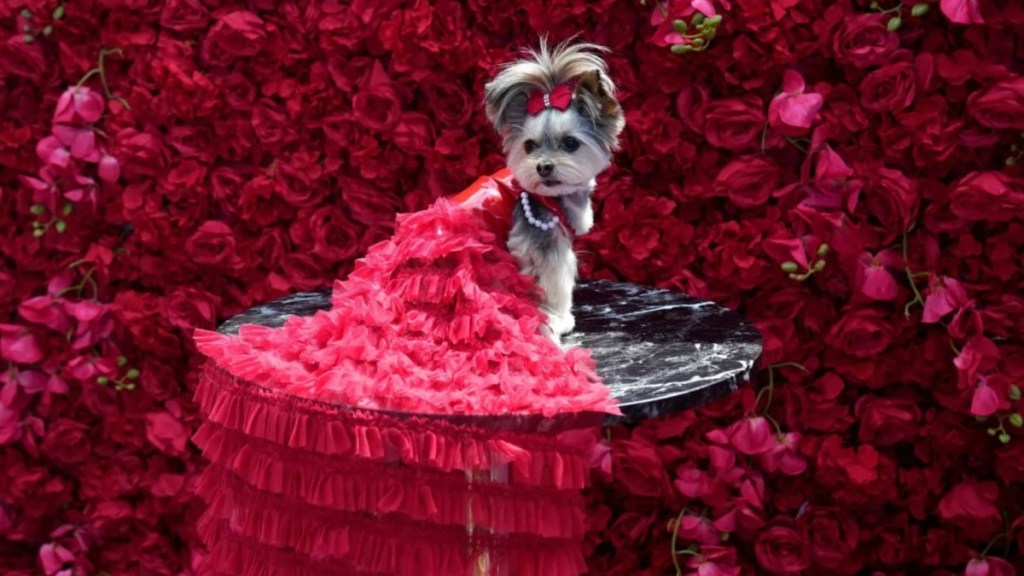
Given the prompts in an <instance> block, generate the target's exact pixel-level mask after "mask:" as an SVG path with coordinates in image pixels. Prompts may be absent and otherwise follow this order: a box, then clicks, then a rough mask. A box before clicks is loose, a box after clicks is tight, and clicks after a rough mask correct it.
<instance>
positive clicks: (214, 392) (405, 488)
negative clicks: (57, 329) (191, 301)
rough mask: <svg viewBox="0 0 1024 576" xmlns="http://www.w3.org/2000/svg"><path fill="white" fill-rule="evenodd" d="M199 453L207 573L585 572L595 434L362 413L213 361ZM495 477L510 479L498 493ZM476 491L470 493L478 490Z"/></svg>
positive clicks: (206, 374) (566, 575)
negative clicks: (482, 563) (483, 564)
mask: <svg viewBox="0 0 1024 576" xmlns="http://www.w3.org/2000/svg"><path fill="white" fill-rule="evenodd" d="M195 398H196V402H197V404H198V406H199V409H200V413H201V414H202V415H203V417H204V423H203V425H202V426H201V427H200V429H199V431H198V432H197V433H196V434H195V436H194V438H193V441H194V442H195V443H196V444H197V445H198V446H199V447H200V449H201V450H202V453H203V455H204V457H206V458H207V459H208V460H209V461H210V465H209V466H208V467H207V468H206V470H205V471H204V473H203V474H202V476H201V477H200V479H199V482H198V484H197V494H198V495H199V496H200V497H202V498H203V499H204V500H205V501H206V503H207V509H206V511H205V512H204V514H203V516H202V518H201V519H200V522H199V525H198V529H199V533H200V536H201V537H202V538H203V541H204V542H205V544H206V546H207V548H208V550H209V554H208V556H207V557H206V558H205V560H204V564H203V566H204V573H206V574H231V575H232V576H269V575H270V574H274V575H277V576H304V575H307V574H309V575H312V574H352V575H384V574H389V575H403V576H404V575H408V576H412V575H417V576H448V575H452V574H468V573H469V572H468V570H469V569H470V568H471V567H472V563H473V562H475V561H477V559H478V558H480V557H481V555H484V554H486V555H487V556H488V557H489V559H490V562H492V564H500V565H501V566H502V570H506V571H508V572H503V573H509V574H522V575H524V576H531V575H532V576H577V575H579V574H580V573H582V572H583V571H585V568H586V567H585V563H584V560H583V557H582V554H581V552H580V541H581V539H582V536H583V533H584V529H585V502H584V499H583V498H582V495H581V493H580V489H581V488H583V487H585V486H586V485H587V484H588V476H587V472H588V468H589V461H590V459H591V455H592V453H593V450H594V448H595V446H596V442H597V434H596V430H594V432H595V433H594V434H580V433H579V432H564V433H561V434H538V433H517V432H513V431H508V430H493V429H484V428H479V427H475V426H469V425H456V424H452V423H448V422H446V421H445V420H443V419H426V418H410V417H405V416H396V415H389V414H386V413H383V412H377V411H362V410H351V409H348V408H345V407H341V406H336V405H330V404H325V403H322V402H316V401H311V400H307V399H302V398H296V397H294V396H290V395H288V394H287V393H285V392H282V391H279V390H271V389H267V388H263V387H260V386H257V385H255V384H253V383H250V382H246V381H243V380H241V379H239V378H237V377H235V376H233V375H231V374H229V373H228V372H227V371H225V370H224V369H222V368H220V367H218V366H216V365H214V364H212V363H210V364H209V365H207V366H206V368H205V369H204V371H203V374H202V376H201V378H200V381H199V386H198V389H197V392H196V396H195ZM494 470H507V478H506V479H503V480H501V481H494V480H491V479H490V473H491V472H492V471H494ZM467 477H470V478H472V479H473V480H472V481H467Z"/></svg>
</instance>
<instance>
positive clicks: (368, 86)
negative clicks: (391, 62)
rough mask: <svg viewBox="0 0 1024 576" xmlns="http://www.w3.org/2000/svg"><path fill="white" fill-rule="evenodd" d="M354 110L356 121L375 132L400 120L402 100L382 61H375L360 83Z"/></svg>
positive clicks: (384, 129)
mask: <svg viewBox="0 0 1024 576" xmlns="http://www.w3.org/2000/svg"><path fill="white" fill-rule="evenodd" d="M352 112H353V117H354V119H355V121H356V122H358V123H359V124H360V125H362V126H365V127H367V128H369V129H370V130H373V131H375V132H386V131H388V130H390V129H391V128H393V127H394V126H395V123H396V122H398V117H399V115H400V114H401V112H402V101H401V99H400V98H399V96H398V91H397V90H396V88H395V86H394V85H393V84H392V82H391V80H390V79H389V78H388V77H387V74H386V73H385V72H384V68H383V66H381V64H380V62H374V65H373V67H372V68H371V69H370V70H369V71H368V72H367V73H366V76H365V77H364V78H363V80H362V81H361V82H360V83H359V91H358V92H357V93H356V95H355V97H353V98H352Z"/></svg>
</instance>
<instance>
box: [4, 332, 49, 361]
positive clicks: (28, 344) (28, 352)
mask: <svg viewBox="0 0 1024 576" xmlns="http://www.w3.org/2000/svg"><path fill="white" fill-rule="evenodd" d="M0 358H3V359H4V360H10V361H11V362H17V363H19V364H32V363H33V362H38V361H40V360H42V359H43V349H42V348H41V347H40V346H39V343H38V342H36V339H35V336H33V335H32V333H31V332H29V331H28V329H27V328H25V327H24V326H19V325H17V324H0Z"/></svg>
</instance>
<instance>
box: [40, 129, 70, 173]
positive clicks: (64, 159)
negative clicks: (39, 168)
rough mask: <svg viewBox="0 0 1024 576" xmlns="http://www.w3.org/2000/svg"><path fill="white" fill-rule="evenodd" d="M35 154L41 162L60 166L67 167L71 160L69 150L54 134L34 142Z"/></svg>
mask: <svg viewBox="0 0 1024 576" xmlns="http://www.w3.org/2000/svg"><path fill="white" fill-rule="evenodd" d="M36 155H37V156H39V159H40V160H42V161H43V162H46V163H47V164H53V165H54V166H58V167H60V168H67V166H68V163H69V162H70V161H71V152H70V151H68V149H67V148H65V147H64V143H62V142H61V141H60V140H58V139H57V138H56V137H54V136H47V137H46V138H43V139H42V140H40V141H39V144H36Z"/></svg>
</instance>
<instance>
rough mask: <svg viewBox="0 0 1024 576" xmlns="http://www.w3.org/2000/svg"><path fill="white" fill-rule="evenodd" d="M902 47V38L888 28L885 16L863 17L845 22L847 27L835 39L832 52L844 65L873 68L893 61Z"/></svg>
mask: <svg viewBox="0 0 1024 576" xmlns="http://www.w3.org/2000/svg"><path fill="white" fill-rule="evenodd" d="M899 46H900V38H899V36H898V35H897V34H896V33H894V32H889V31H888V30H887V29H886V21H885V19H883V17H882V15H881V14H863V15H860V16H855V17H852V18H851V17H849V16H846V17H845V18H844V19H843V25H842V27H841V28H840V29H839V31H838V32H836V35H835V36H834V37H833V38H832V51H833V52H835V55H836V60H837V61H838V62H839V63H841V64H852V65H854V66H856V67H858V68H870V67H872V66H878V65H879V64H885V63H887V62H889V59H890V57H891V56H892V53H893V52H895V51H896V49H897V48H899Z"/></svg>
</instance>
